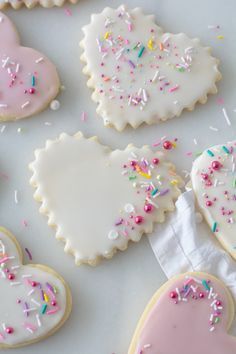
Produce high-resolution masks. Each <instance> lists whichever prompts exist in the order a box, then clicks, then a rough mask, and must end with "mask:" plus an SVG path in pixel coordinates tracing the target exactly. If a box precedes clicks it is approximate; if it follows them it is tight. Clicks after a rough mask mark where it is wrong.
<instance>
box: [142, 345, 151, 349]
mask: <svg viewBox="0 0 236 354" xmlns="http://www.w3.org/2000/svg"><path fill="white" fill-rule="evenodd" d="M148 348H151V344H144V346H143V349H148Z"/></svg>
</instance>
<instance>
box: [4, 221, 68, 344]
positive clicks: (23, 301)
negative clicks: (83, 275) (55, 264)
mask: <svg viewBox="0 0 236 354" xmlns="http://www.w3.org/2000/svg"><path fill="white" fill-rule="evenodd" d="M22 259H23V256H22V252H21V248H20V245H19V244H18V242H17V240H16V239H15V237H14V236H13V235H12V234H11V233H10V232H9V231H7V230H6V229H4V228H2V227H1V228H0V289H1V291H0V293H1V301H0V318H1V323H0V349H3V348H16V347H21V346H24V345H28V344H32V343H35V342H37V341H39V340H42V339H44V338H47V337H48V336H50V335H51V334H53V333H54V332H55V331H57V330H58V329H59V328H60V327H61V326H62V325H63V324H64V322H65V321H66V320H67V318H68V316H69V314H70V311H71V294H70V289H69V287H68V285H67V284H66V283H65V281H64V280H63V279H62V277H61V276H60V275H59V274H57V273H56V272H55V271H54V270H52V269H51V268H49V267H47V266H45V265H41V264H27V265H23V264H22Z"/></svg>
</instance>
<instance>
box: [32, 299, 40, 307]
mask: <svg viewBox="0 0 236 354" xmlns="http://www.w3.org/2000/svg"><path fill="white" fill-rule="evenodd" d="M31 301H32V302H33V303H34V304H35V305H37V306H38V307H40V303H39V302H38V301H36V300H35V299H31Z"/></svg>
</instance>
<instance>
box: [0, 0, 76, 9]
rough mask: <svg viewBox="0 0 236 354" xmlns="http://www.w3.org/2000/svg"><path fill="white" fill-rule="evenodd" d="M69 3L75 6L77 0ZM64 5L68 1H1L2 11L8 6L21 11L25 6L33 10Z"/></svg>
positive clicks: (71, 0) (70, 0)
mask: <svg viewBox="0 0 236 354" xmlns="http://www.w3.org/2000/svg"><path fill="white" fill-rule="evenodd" d="M69 2H70V3H72V4H75V3H76V2H77V0H69ZM64 3H66V0H0V9H4V8H5V7H7V6H8V5H10V6H11V7H12V8H13V9H19V8H21V7H22V6H23V5H25V6H26V7H28V8H29V9H31V8H33V7H35V6H36V5H41V6H43V7H53V6H62V5H63V4H64Z"/></svg>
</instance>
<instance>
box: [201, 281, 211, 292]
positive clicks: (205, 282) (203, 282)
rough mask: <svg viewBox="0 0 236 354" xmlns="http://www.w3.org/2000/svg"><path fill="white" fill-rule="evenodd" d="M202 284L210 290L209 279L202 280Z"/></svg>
mask: <svg viewBox="0 0 236 354" xmlns="http://www.w3.org/2000/svg"><path fill="white" fill-rule="evenodd" d="M202 285H203V286H204V288H205V289H206V290H208V291H209V290H210V287H209V285H208V283H207V281H206V280H205V279H203V280H202Z"/></svg>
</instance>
